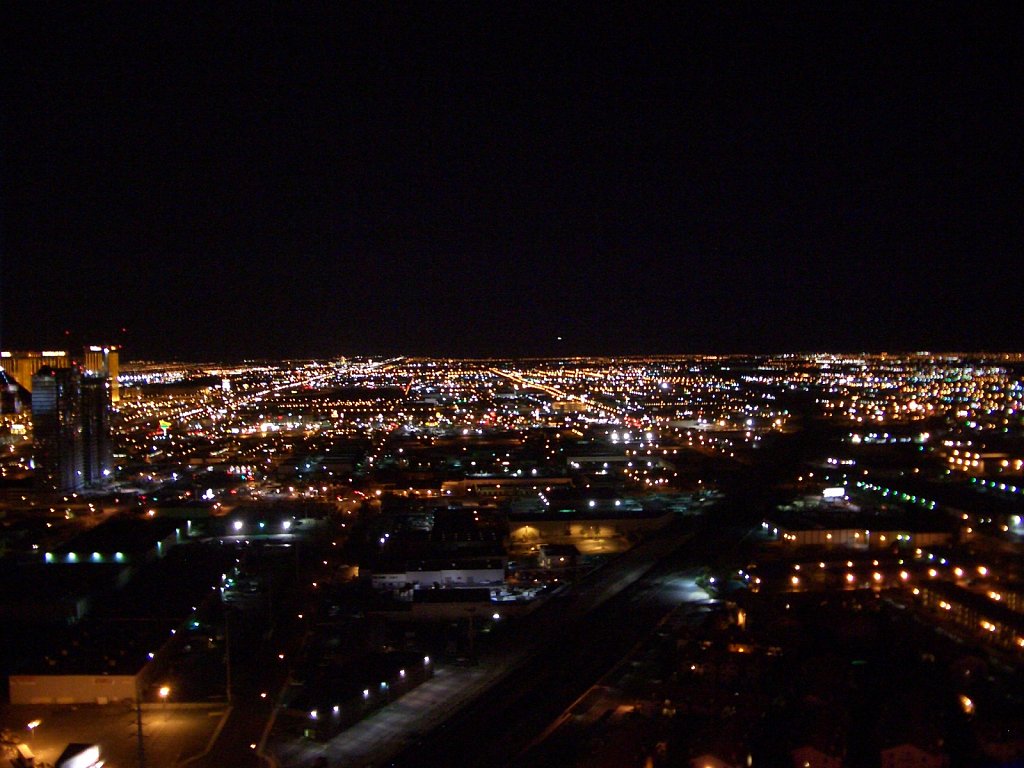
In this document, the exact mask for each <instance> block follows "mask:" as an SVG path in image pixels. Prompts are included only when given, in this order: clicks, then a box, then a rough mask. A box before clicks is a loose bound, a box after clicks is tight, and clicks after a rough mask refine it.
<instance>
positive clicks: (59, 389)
mask: <svg viewBox="0 0 1024 768" xmlns="http://www.w3.org/2000/svg"><path fill="white" fill-rule="evenodd" d="M32 432H33V439H34V442H35V446H34V447H35V450H34V457H33V460H34V462H35V471H36V485H37V487H39V489H40V490H43V491H75V490H78V489H79V488H82V487H83V486H84V485H85V467H84V462H83V452H82V393H81V374H80V372H79V371H78V369H77V368H50V367H49V366H46V367H43V368H40V369H39V370H38V371H37V372H36V374H35V375H34V376H33V377H32Z"/></svg>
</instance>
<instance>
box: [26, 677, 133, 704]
mask: <svg viewBox="0 0 1024 768" xmlns="http://www.w3.org/2000/svg"><path fill="white" fill-rule="evenodd" d="M8 681H9V683H10V686H11V704H111V703H114V702H117V701H124V700H125V699H130V700H132V701H134V700H135V676H134V675H11V676H10V677H9V678H8Z"/></svg>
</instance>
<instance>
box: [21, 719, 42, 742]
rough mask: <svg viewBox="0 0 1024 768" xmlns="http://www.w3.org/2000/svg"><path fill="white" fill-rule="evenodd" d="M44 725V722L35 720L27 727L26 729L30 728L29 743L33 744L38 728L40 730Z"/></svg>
mask: <svg viewBox="0 0 1024 768" xmlns="http://www.w3.org/2000/svg"><path fill="white" fill-rule="evenodd" d="M42 724H43V721H42V720H33V721H32V722H31V723H29V724H28V725H26V726H25V727H26V728H28V740H29V743H31V742H32V740H33V738H34V737H35V735H36V728H38V727H39V726H40V725H42Z"/></svg>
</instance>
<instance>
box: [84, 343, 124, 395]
mask: <svg viewBox="0 0 1024 768" xmlns="http://www.w3.org/2000/svg"><path fill="white" fill-rule="evenodd" d="M84 357H85V372H86V373H87V374H91V375H93V376H106V377H107V378H108V379H110V402H112V403H114V404H115V405H116V404H117V403H119V402H121V385H120V383H119V382H118V380H117V377H118V375H119V374H120V372H121V360H120V357H121V348H120V347H118V346H112V345H109V344H107V345H104V346H99V345H97V344H93V345H91V346H88V347H86V348H85V355H84Z"/></svg>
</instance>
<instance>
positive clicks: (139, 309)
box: [0, 3, 1024, 360]
mask: <svg viewBox="0 0 1024 768" xmlns="http://www.w3.org/2000/svg"><path fill="white" fill-rule="evenodd" d="M210 5H214V4H210ZM216 5H220V4H216ZM353 5H354V4H353ZM370 5H376V4H359V7H360V8H361V9H360V10H358V11H353V10H352V9H350V8H347V7H346V4H325V5H323V6H313V9H312V10H311V7H310V6H308V5H305V6H301V10H299V7H298V6H296V8H292V9H289V8H286V7H285V6H283V5H276V6H274V7H271V6H270V5H269V4H262V3H260V4H257V3H251V4H249V3H244V4H238V5H236V6H234V7H231V8H227V7H226V6H221V7H220V8H218V9H217V10H209V9H203V8H202V6H197V7H196V8H190V7H189V6H184V5H180V4H167V5H166V6H164V8H163V10H158V7H157V4H151V3H140V4H107V3H102V4H101V3H97V4H93V6H92V7H88V8H79V9H78V10H72V11H68V10H65V9H62V8H61V6H60V5H58V4H53V5H39V4H35V3H22V4H17V7H14V6H13V4H9V5H8V7H7V8H6V9H5V10H4V11H3V14H2V15H3V16H4V17H5V18H3V19H2V22H0V26H2V27H3V31H2V33H0V34H2V36H3V37H2V40H0V43H2V49H3V51H4V53H3V56H2V59H3V63H2V66H3V69H2V78H3V79H2V103H0V137H2V144H0V201H2V207H0V258H2V281H3V283H2V296H3V306H2V320H3V326H2V339H0V344H2V345H3V347H5V348H38V347H47V346H52V345H55V344H60V343H61V341H62V339H64V338H65V337H64V333H65V331H70V333H71V335H70V336H69V337H67V338H68V339H69V340H71V339H73V340H75V343H77V342H78V341H79V340H89V341H92V340H103V341H122V342H123V343H125V344H126V346H127V352H126V355H127V357H128V358H135V359H138V358H150V359H171V358H179V359H193V360H211V359H218V358H241V357H285V356H293V357H307V356H334V355H343V354H344V355H354V354H413V355H415V354H448V355H456V356H501V355H570V354H626V353H687V352H773V351H811V350H835V351H849V350H865V351H871V350H894V351H897V350H919V349H943V350H945V349H957V350H1007V349H1017V350H1019V349H1022V348H1024V321H1022V313H1021V309H1022V306H1024V299H1022V297H1024V279H1022V268H1021V263H1022V261H1024V248H1022V245H1024V226H1022V218H1024V194H1022V186H1021V184H1022V181H1021V180H1022V174H1021V168H1022V167H1024V163H1022V157H1021V155H1022V151H1021V150H1022V142H1024V139H1022V137H1024V98H1022V96H1021V93H1022V83H1024V77H1022V61H1024V44H1022V42H1021V35H1020V27H1021V25H1020V20H1019V16H1018V11H1017V9H1016V7H1015V6H1014V5H1013V4H1009V3H1007V4H1006V5H1005V6H1003V7H1001V8H1000V7H999V6H996V5H994V4H990V3H971V4H967V3H964V4H960V5H958V6H946V7H945V8H938V9H937V8H934V7H933V4H931V3H900V4H896V5H897V8H895V9H893V8H892V7H891V6H892V4H889V3H877V4H876V3H869V4H864V5H866V8H861V9H855V8H854V7H852V6H838V7H839V8H840V9H841V10H836V8H837V6H836V4H833V3H817V4H815V5H813V6H812V5H808V6H806V7H805V8H801V7H800V6H799V5H796V6H794V5H789V4H769V6H770V9H771V13H769V12H767V11H765V10H763V9H760V10H758V9H759V8H760V6H759V5H749V6H748V5H741V4H719V3H707V4H685V5H689V6H692V7H691V8H689V9H682V10H677V11H674V12H671V13H667V14H663V13H662V12H660V11H659V12H651V13H649V14H648V13H644V14H641V13H640V12H639V11H638V10H636V9H633V10H629V9H621V11H620V12H610V13H608V14H607V15H600V16H599V15H595V14H594V13H592V9H591V7H590V4H580V5H578V6H576V10H577V11H578V13H575V14H573V17H570V14H569V9H570V6H568V5H563V4H557V3H550V4H549V3H546V4H538V5H532V4H519V3H507V4H498V3H479V4H473V5H468V6H457V5H455V4H452V3H437V4H427V3H407V4H403V5H397V6H388V10H383V11H381V10H379V9H376V8H375V9H373V10H370V9H369V7H370ZM681 5H682V4H681ZM704 6H707V7H706V8H705V7H704ZM842 8H845V10H842ZM796 9H799V10H796ZM122 328H123V329H125V330H124V331H122V330H121V329H122ZM558 337H562V338H561V340H559V338H558Z"/></svg>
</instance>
